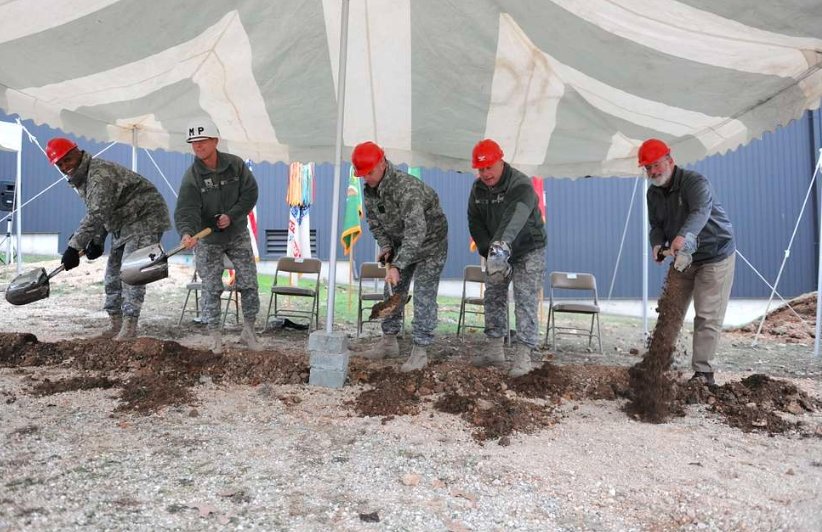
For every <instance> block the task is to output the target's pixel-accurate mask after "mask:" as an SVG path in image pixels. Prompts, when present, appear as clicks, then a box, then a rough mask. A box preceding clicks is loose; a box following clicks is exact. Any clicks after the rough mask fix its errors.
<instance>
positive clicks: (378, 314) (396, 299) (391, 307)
mask: <svg viewBox="0 0 822 532" xmlns="http://www.w3.org/2000/svg"><path fill="white" fill-rule="evenodd" d="M407 297H408V296H406V294H401V293H399V292H398V293H395V294H393V295H392V296H390V297H389V298H388V299H386V300H385V301H380V302H379V303H377V304H375V305H374V306H373V307H371V315H370V316H369V317H368V319H370V320H382V319H385V318H387V317H388V316H390V315H391V314H393V313H394V312H395V311H396V310H397V309H398V308H399V307H401V306H402V305H403V304H404V303H405V299H406V298H407Z"/></svg>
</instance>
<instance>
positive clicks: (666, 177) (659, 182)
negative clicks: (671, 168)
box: [651, 172, 673, 187]
mask: <svg viewBox="0 0 822 532" xmlns="http://www.w3.org/2000/svg"><path fill="white" fill-rule="evenodd" d="M672 175H673V172H666V173H664V174H662V175H658V176H656V177H652V178H651V184H652V185H653V186H655V187H664V186H666V185H667V184H668V183H670V182H671V176H672Z"/></svg>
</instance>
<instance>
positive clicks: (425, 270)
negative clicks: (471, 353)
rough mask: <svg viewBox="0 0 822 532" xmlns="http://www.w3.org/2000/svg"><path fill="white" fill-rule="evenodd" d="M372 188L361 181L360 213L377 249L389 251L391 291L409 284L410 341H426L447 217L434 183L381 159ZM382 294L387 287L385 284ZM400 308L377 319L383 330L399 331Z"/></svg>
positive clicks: (444, 249) (432, 319) (432, 320)
mask: <svg viewBox="0 0 822 532" xmlns="http://www.w3.org/2000/svg"><path fill="white" fill-rule="evenodd" d="M386 163H387V167H386V169H385V175H384V176H383V178H382V180H381V181H380V183H379V185H377V187H376V188H371V187H370V186H365V187H363V188H364V191H363V197H364V199H365V215H366V218H367V220H368V227H369V229H370V230H371V233H372V234H373V235H374V238H376V239H377V243H378V244H379V246H380V248H382V249H385V248H390V249H391V250H393V256H392V259H391V264H392V265H394V266H395V267H396V268H397V269H398V270H399V272H400V282H399V284H398V285H397V287H396V288H395V291H396V292H408V289H409V287H410V284H411V280H412V278H416V280H415V283H414V321H413V324H412V337H413V341H414V344H416V345H420V346H427V345H430V344H431V342H433V340H434V329H435V328H436V326H437V292H438V290H439V283H440V275H441V274H442V269H443V267H444V266H445V257H446V254H447V252H448V221H447V220H446V219H445V214H444V213H443V212H442V207H440V200H439V197H438V196H437V193H436V192H435V191H434V189H433V188H431V187H430V186H428V185H426V184H425V183H423V182H422V181H421V180H419V179H417V178H416V177H414V176H412V175H409V174H407V173H405V172H402V171H400V170H397V169H396V168H395V167H394V165H393V164H391V163H390V162H388V161H386ZM386 295H387V287H386ZM401 317H402V307H400V308H398V309H397V312H396V313H395V314H393V315H392V316H389V317H388V318H386V319H385V320H383V322H382V332H383V334H386V335H392V334H397V333H399V331H400V325H401Z"/></svg>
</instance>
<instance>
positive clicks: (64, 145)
mask: <svg viewBox="0 0 822 532" xmlns="http://www.w3.org/2000/svg"><path fill="white" fill-rule="evenodd" d="M76 147H77V144H75V143H74V141H73V140H69V139H66V138H63V137H54V138H53V139H51V140H50V141H49V143H48V144H46V156H47V157H48V158H49V162H50V163H51V164H57V161H59V160H60V159H62V158H63V157H65V156H66V154H67V153H68V152H70V151H71V150H73V149H74V148H76Z"/></svg>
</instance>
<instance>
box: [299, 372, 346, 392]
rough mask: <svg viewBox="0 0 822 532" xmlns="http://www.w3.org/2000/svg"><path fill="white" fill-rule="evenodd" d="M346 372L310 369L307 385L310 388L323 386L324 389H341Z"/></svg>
mask: <svg viewBox="0 0 822 532" xmlns="http://www.w3.org/2000/svg"><path fill="white" fill-rule="evenodd" d="M347 375H348V370H345V371H338V370H333V369H325V368H315V367H312V368H311V373H310V374H309V376H308V384H310V385H312V386H323V387H325V388H342V387H343V386H345V379H346V377H347Z"/></svg>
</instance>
